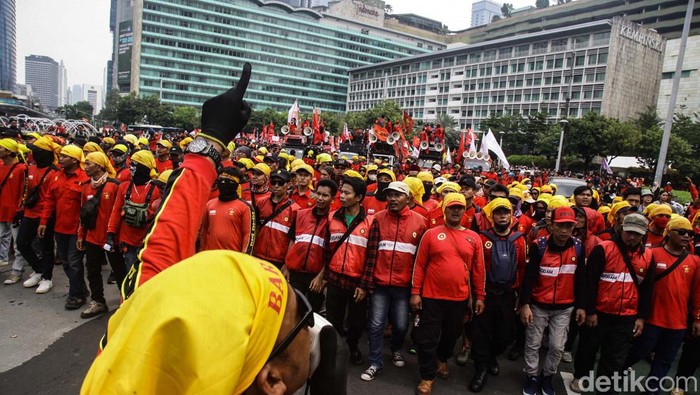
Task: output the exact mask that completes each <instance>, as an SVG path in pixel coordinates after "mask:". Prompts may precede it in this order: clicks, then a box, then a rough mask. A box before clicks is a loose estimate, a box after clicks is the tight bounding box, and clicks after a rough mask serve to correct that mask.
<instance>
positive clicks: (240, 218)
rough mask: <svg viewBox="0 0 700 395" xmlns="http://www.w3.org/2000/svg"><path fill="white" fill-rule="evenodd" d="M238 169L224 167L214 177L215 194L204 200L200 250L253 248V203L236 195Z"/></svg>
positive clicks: (251, 249)
mask: <svg viewBox="0 0 700 395" xmlns="http://www.w3.org/2000/svg"><path fill="white" fill-rule="evenodd" d="M240 179H241V171H240V170H238V169H236V168H233V167H224V168H223V169H221V173H220V174H219V176H218V177H217V179H216V186H217V188H218V189H219V197H218V198H215V199H211V200H210V201H208V202H207V207H206V210H205V211H204V217H203V219H202V230H201V233H200V237H199V243H200V248H199V250H200V251H208V250H229V251H238V252H242V253H244V254H251V253H252V252H253V244H254V243H255V233H254V230H255V214H254V212H253V206H251V205H250V203H248V202H246V201H244V200H242V199H241V198H240V196H238V189H239V186H240V184H239V183H240Z"/></svg>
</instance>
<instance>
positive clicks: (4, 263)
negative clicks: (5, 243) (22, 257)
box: [0, 260, 10, 266]
mask: <svg viewBox="0 0 700 395" xmlns="http://www.w3.org/2000/svg"><path fill="white" fill-rule="evenodd" d="M9 264H10V262H9V261H7V260H2V261H0V266H7V265H9Z"/></svg>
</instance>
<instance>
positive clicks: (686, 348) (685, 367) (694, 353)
mask: <svg viewBox="0 0 700 395" xmlns="http://www.w3.org/2000/svg"><path fill="white" fill-rule="evenodd" d="M698 366H700V337H693V338H691V339H686V340H685V344H684V345H683V352H682V353H681V359H680V360H679V361H678V369H676V377H687V378H691V377H693V376H694V375H695V371H696V370H697V368H698ZM679 383H680V385H684V381H683V380H679ZM681 389H683V390H686V391H687V390H688V389H689V388H681Z"/></svg>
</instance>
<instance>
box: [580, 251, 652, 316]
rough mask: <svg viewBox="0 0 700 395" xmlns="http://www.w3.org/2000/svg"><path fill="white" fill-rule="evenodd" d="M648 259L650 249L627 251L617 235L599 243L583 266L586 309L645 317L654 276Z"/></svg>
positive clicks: (649, 304)
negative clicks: (586, 298)
mask: <svg viewBox="0 0 700 395" xmlns="http://www.w3.org/2000/svg"><path fill="white" fill-rule="evenodd" d="M622 254H627V255H628V256H629V260H630V263H631V265H632V267H633V269H634V272H633V273H630V270H629V269H628V268H627V265H626V264H625V260H624V259H623V255H622ZM651 262H652V254H651V251H650V249H648V248H644V246H641V247H640V248H639V249H638V250H637V251H634V252H630V251H628V250H627V248H626V247H625V246H624V244H623V243H622V241H621V240H620V239H619V237H616V238H614V239H613V240H605V241H603V242H601V243H600V245H599V246H597V247H595V248H594V249H593V251H591V254H590V256H589V257H588V263H587V266H586V267H587V269H588V281H589V286H588V289H589V291H590V298H589V305H588V310H589V312H590V313H591V314H594V313H596V312H597V313H604V314H609V315H616V316H638V317H640V318H646V317H648V315H649V311H650V306H651V293H652V290H653V286H654V277H655V276H654V270H650V269H651ZM632 276H635V277H636V279H635V278H634V277H632ZM635 281H636V283H635ZM637 284H639V285H637Z"/></svg>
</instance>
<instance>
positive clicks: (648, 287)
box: [571, 213, 655, 390]
mask: <svg viewBox="0 0 700 395" xmlns="http://www.w3.org/2000/svg"><path fill="white" fill-rule="evenodd" d="M647 226H648V222H647V220H646V218H644V216H643V215H641V214H637V213H633V214H628V215H626V216H625V218H624V219H623V221H622V232H621V233H620V235H619V236H614V237H613V239H612V240H605V241H603V242H602V243H601V244H600V245H599V246H597V247H595V248H593V250H592V251H591V254H590V255H589V256H588V262H587V264H586V270H587V272H588V274H587V278H588V286H587V291H588V298H587V307H586V310H587V312H586V325H587V327H588V328H586V329H585V330H582V331H581V339H580V340H579V345H578V349H577V352H576V358H575V360H574V381H573V382H572V383H571V387H572V389H574V390H576V389H580V384H581V381H580V379H581V377H583V376H585V375H588V374H591V372H592V369H593V365H594V364H595V359H596V353H597V352H598V349H599V348H600V350H601V354H600V360H599V362H598V371H597V372H596V375H597V376H598V377H612V376H613V374H619V375H621V372H622V369H623V368H624V364H625V359H626V358H627V354H628V352H629V349H630V347H631V345H632V339H633V338H635V337H638V336H639V335H641V334H642V330H643V329H644V321H645V319H646V318H647V317H648V316H649V312H650V310H651V297H652V291H653V287H654V277H655V276H654V274H655V273H654V268H652V267H651V261H652V255H651V251H649V249H646V248H645V246H644V243H643V240H644V235H645V234H646V232H647Z"/></svg>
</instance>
